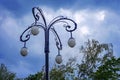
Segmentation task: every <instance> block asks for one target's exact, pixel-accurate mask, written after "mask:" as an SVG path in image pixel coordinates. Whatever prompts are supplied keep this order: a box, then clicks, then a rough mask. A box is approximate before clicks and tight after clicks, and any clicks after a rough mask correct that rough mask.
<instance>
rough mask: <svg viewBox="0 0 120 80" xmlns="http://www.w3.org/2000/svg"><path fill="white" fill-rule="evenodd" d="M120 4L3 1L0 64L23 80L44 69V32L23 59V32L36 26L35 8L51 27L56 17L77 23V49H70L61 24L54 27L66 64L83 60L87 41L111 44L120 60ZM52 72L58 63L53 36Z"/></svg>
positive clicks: (114, 0) (110, 0)
mask: <svg viewBox="0 0 120 80" xmlns="http://www.w3.org/2000/svg"><path fill="white" fill-rule="evenodd" d="M119 4H120V0H0V64H1V63H4V64H5V65H6V66H7V68H8V69H9V70H10V71H11V72H14V73H16V75H17V77H20V78H24V77H27V76H28V75H29V74H34V73H37V72H38V71H40V70H41V68H42V66H43V65H44V59H45V58H44V56H45V55H44V32H43V30H42V29H40V33H39V35H37V36H31V39H30V40H29V41H28V42H27V48H28V50H29V53H28V55H27V56H26V57H22V56H21V55H20V49H21V48H22V47H23V43H22V42H20V40H19V38H20V35H21V34H22V32H23V31H24V30H25V29H26V28H27V27H29V26H30V25H31V24H32V23H33V22H34V17H33V15H32V8H33V7H39V8H41V9H42V10H43V12H44V16H45V18H46V20H47V23H49V22H50V21H51V20H52V19H53V18H54V17H56V16H59V15H63V16H65V17H68V18H71V19H73V20H74V21H75V22H76V23H77V30H76V31H74V32H73V37H74V38H75V39H76V46H75V47H74V48H70V47H68V45H67V41H68V39H69V37H70V35H69V33H68V32H66V31H65V29H64V27H62V25H61V24H58V25H57V26H54V27H55V29H56V31H57V32H58V34H59V37H60V38H61V41H62V43H63V49H62V51H61V52H60V53H61V55H62V57H63V63H64V62H66V61H67V60H68V59H69V58H70V57H78V56H79V57H78V58H81V57H80V56H81V55H82V54H80V51H79V48H80V46H81V45H83V44H84V42H86V41H87V40H88V39H95V40H98V41H99V42H100V43H112V44H113V50H114V55H115V56H116V57H120V53H119V52H120V49H119V48H120V20H119V19H120V15H119V14H120V5H119ZM49 54H50V57H49V60H50V68H51V66H52V65H53V64H54V63H55V60H54V59H55V56H56V55H57V48H56V45H55V41H54V35H53V34H52V33H51V32H50V53H49Z"/></svg>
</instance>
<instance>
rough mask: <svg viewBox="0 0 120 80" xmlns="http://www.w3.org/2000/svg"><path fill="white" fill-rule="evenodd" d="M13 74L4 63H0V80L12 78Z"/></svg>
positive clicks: (11, 79)
mask: <svg viewBox="0 0 120 80" xmlns="http://www.w3.org/2000/svg"><path fill="white" fill-rule="evenodd" d="M14 78H15V74H14V73H12V72H10V71H8V70H7V68H6V66H5V65H4V64H1V65H0V80H14Z"/></svg>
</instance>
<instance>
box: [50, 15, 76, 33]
mask: <svg viewBox="0 0 120 80" xmlns="http://www.w3.org/2000/svg"><path fill="white" fill-rule="evenodd" d="M68 21H69V22H72V23H73V24H74V27H73V28H72V27H71V26H70V25H69V24H68ZM59 22H63V23H64V26H65V28H66V31H68V32H73V31H74V30H76V29H77V24H76V23H75V22H74V21H73V20H72V19H69V18H66V17H63V16H60V17H56V18H54V19H53V20H52V21H51V22H50V24H49V25H48V29H50V28H51V27H52V26H53V25H54V24H55V23H59Z"/></svg>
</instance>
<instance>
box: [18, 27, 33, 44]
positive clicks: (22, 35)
mask: <svg viewBox="0 0 120 80" xmlns="http://www.w3.org/2000/svg"><path fill="white" fill-rule="evenodd" d="M31 27H32V26H30V27H28V28H27V29H26V30H25V31H24V32H23V33H22V34H21V36H20V41H22V42H26V41H28V40H29V39H30V34H31V33H30V28H31ZM25 34H26V35H25ZM24 35H25V36H24ZM23 37H24V39H23Z"/></svg>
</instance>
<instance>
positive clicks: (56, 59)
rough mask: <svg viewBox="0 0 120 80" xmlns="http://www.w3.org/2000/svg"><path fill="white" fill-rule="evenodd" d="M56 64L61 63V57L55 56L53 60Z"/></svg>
mask: <svg viewBox="0 0 120 80" xmlns="http://www.w3.org/2000/svg"><path fill="white" fill-rule="evenodd" d="M55 61H56V63H58V64H60V63H62V56H61V55H57V56H56V58H55Z"/></svg>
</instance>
